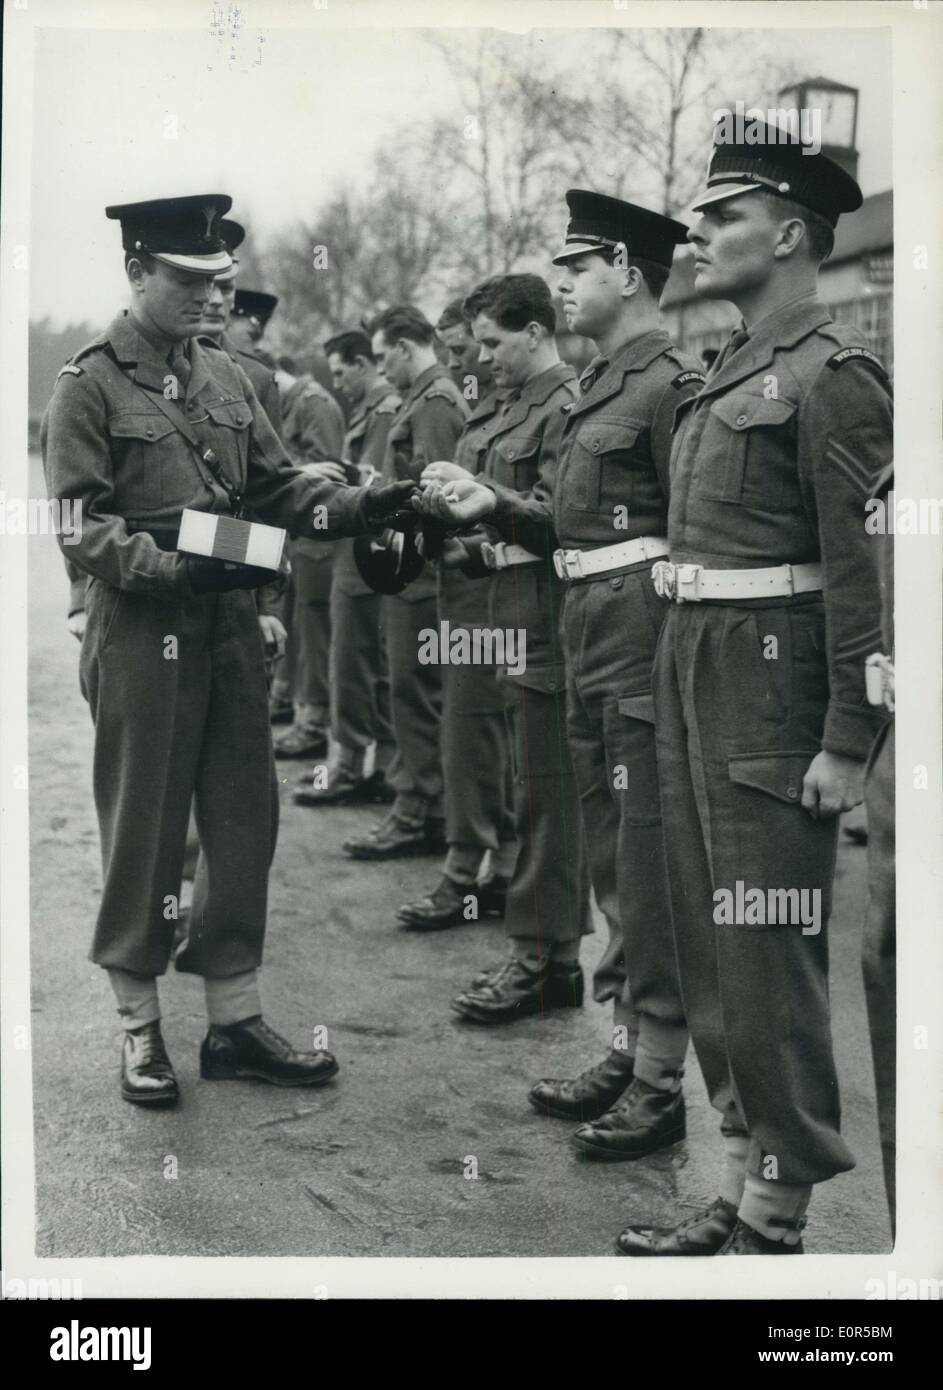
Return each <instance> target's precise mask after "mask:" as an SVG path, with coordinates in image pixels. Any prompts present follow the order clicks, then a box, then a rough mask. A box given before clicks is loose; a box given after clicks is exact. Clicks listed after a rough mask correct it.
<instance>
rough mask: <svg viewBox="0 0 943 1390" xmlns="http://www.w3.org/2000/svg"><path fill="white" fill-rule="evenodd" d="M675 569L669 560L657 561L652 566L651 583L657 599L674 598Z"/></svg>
mask: <svg viewBox="0 0 943 1390" xmlns="http://www.w3.org/2000/svg"><path fill="white" fill-rule="evenodd" d="M676 568H677V567H676V566H675V565H673V564H672V563H671V561H670V560H657V561H656V562H655V564H654V565H652V583H653V584H654V585H655V593H656V594H657V595H658V597H659V598H668V599H673V598H674V596H675V571H676Z"/></svg>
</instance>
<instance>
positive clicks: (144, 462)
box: [108, 411, 196, 515]
mask: <svg viewBox="0 0 943 1390" xmlns="http://www.w3.org/2000/svg"><path fill="white" fill-rule="evenodd" d="M108 432H109V434H110V435H111V440H112V456H113V458H114V460H115V495H116V498H117V503H118V509H119V510H120V511H121V512H122V513H123V514H125V515H133V514H134V513H135V512H137V511H143V512H147V511H156V510H158V509H159V508H160V507H161V506H162V505H163V502H164V490H165V487H164V474H165V473H167V472H168V471H169V472H171V473H180V474H181V475H182V476H183V477H188V478H189V483H190V492H191V493H192V492H193V491H194V483H195V481H196V478H195V474H194V470H193V467H192V465H191V466H190V467H189V469H188V468H187V459H186V450H187V448H188V445H187V443H186V441H185V440H184V439H183V438H181V437H180V436H177V439H176V440H175V439H172V438H171V437H170V436H171V435H176V434H177V431H176V430H175V429H174V426H173V424H172V423H171V421H170V420H168V419H166V418H165V417H164V416H163V415H159V414H157V413H156V412H154V413H148V412H146V411H134V412H129V413H127V414H123V415H114V416H112V418H111V419H110V420H109V421H108Z"/></svg>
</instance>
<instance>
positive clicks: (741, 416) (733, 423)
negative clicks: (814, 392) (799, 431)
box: [695, 393, 798, 512]
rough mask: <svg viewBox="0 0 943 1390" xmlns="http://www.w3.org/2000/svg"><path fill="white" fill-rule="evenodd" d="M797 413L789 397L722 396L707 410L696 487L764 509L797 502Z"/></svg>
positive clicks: (720, 499) (704, 492) (719, 499)
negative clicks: (705, 428) (771, 398)
mask: <svg viewBox="0 0 943 1390" xmlns="http://www.w3.org/2000/svg"><path fill="white" fill-rule="evenodd" d="M795 414H796V406H795V402H793V401H788V400H767V399H766V398H765V397H763V396H754V395H747V394H746V393H738V394H733V395H730V396H721V397H720V398H719V400H716V401H715V402H714V403H713V405H712V406H711V408H710V418H709V423H708V428H707V430H706V431H705V435H704V438H703V440H702V444H701V449H700V451H699V455H698V465H697V477H696V482H695V489H696V491H697V492H698V493H699V494H700V495H701V496H702V497H705V498H709V499H710V500H712V501H717V502H733V503H736V504H739V505H740V506H744V507H752V508H754V509H755V510H758V511H766V512H772V511H778V510H780V509H781V508H782V507H783V505H784V503H785V504H793V503H798V478H797V469H796V462H795V460H796V434H795ZM790 484H791V486H790Z"/></svg>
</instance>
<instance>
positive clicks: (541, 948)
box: [508, 936, 551, 969]
mask: <svg viewBox="0 0 943 1390" xmlns="http://www.w3.org/2000/svg"><path fill="white" fill-rule="evenodd" d="M508 947H509V948H510V953H511V956H512V958H513V959H515V960H523V961H526V962H527V964H528V965H530V966H533V967H535V968H538V969H539V968H541V967H543V966H545V965H546V964H547V962H548V961H549V959H550V948H551V943H549V942H547V941H539V940H538V939H537V938H536V937H533V936H510V937H508Z"/></svg>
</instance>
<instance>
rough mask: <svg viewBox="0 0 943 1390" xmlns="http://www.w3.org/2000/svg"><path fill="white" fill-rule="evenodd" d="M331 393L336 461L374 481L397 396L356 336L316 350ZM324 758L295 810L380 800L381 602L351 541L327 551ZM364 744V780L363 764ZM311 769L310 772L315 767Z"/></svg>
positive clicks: (385, 751)
mask: <svg viewBox="0 0 943 1390" xmlns="http://www.w3.org/2000/svg"><path fill="white" fill-rule="evenodd" d="M324 353H325V356H326V357H327V361H328V366H329V367H330V369H331V376H332V378H333V382H334V389H335V391H339V392H341V393H342V394H343V395H344V396H346V398H347V400H348V401H349V402H350V406H351V414H350V420H349V422H348V426H347V434H346V436H345V438H344V445H343V460H344V463H345V464H347V465H349V466H351V467H352V468H353V469H355V470H357V471H358V472H359V475H360V481H361V482H370V481H371V480H372V479H373V478H374V477H376V476H378V475H379V472H380V469H381V467H382V465H383V456H384V454H385V452H386V440H387V435H388V434H389V432H390V426H391V425H392V423H393V419H394V417H395V415H396V412H397V410H398V409H399V407H400V404H401V401H400V397H399V396H398V395H397V394H396V392H395V391H394V390H393V388H392V387H391V386H390V385H389V383H388V382H386V381H384V380H383V379H382V378H381V377H380V375H379V373H378V372H377V365H376V359H375V358H374V356H373V350H372V349H371V347H370V339H369V338H368V337H367V335H366V334H365V333H362V332H359V331H357V330H354V331H351V332H348V333H339V334H338V335H337V337H335V338H331V339H329V340H328V342H326V343H325V344H324ZM330 699H331V753H330V759H329V761H328V763H327V766H326V768H325V770H324V773H325V775H324V777H323V778H320V777H314V776H312V777H311V778H309V779H306V780H308V781H310V783H311V785H310V786H308V785H305V786H304V787H303V788H302V789H301V790H300V791H297V792H296V793H295V796H294V800H295V802H297V804H298V805H300V806H337V805H349V804H357V803H368V804H369V803H376V802H385V801H386V802H388V801H392V799H393V792H392V789H391V788H390V786H389V783H388V782H387V780H386V771H387V769H388V768H389V766H390V763H391V762H392V759H393V754H394V751H395V746H394V743H393V728H392V725H391V723H390V682H389V675H388V672H387V663H386V651H385V648H384V643H383V622H382V600H381V598H380V595H379V594H378V593H375V592H374V590H373V589H371V588H370V586H369V585H368V584H367V583H365V581H364V580H363V579H362V578H361V575H360V572H359V570H358V569H357V566H356V564H355V563H354V556H353V541H351V540H343V541H338V542H337V545H336V546H335V547H334V582H333V585H332V588H331V663H330ZM371 746H372V747H373V749H374V754H373V768H372V771H371V773H370V775H369V777H368V776H367V775H366V773H365V766H364V760H365V758H366V756H367V754H368V751H369V749H370V748H371ZM316 771H318V769H316Z"/></svg>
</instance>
